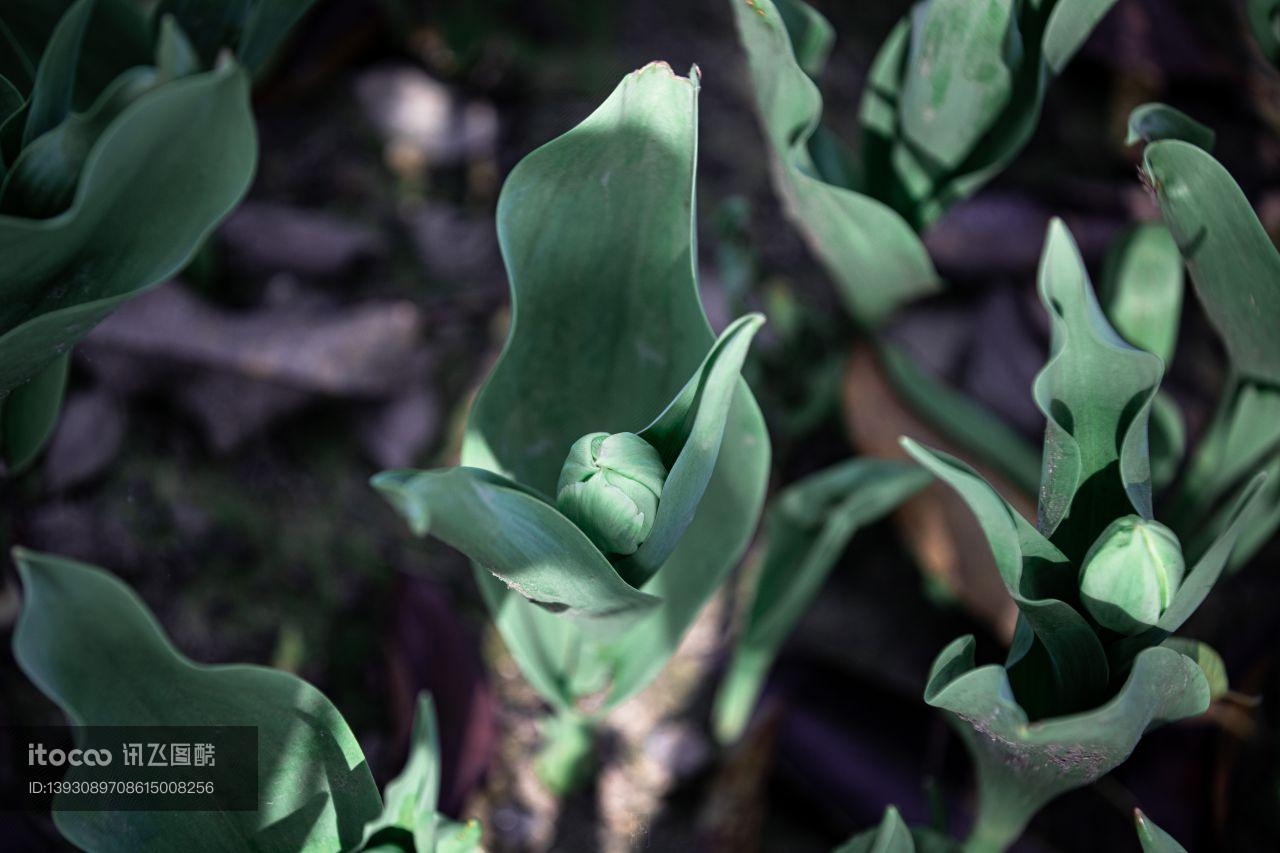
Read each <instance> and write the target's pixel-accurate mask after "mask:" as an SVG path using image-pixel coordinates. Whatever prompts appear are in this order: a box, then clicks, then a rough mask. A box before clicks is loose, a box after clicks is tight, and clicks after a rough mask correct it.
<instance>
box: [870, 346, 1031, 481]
mask: <svg viewBox="0 0 1280 853" xmlns="http://www.w3.org/2000/svg"><path fill="white" fill-rule="evenodd" d="M877 352H878V353H879V355H880V363H881V365H883V366H884V370H885V375H886V376H887V377H888V379H889V382H890V383H892V385H893V388H894V390H895V391H897V392H898V393H899V394H900V395H902V398H903V400H904V402H906V403H907V405H908V406H910V407H911V408H912V409H913V410H915V412H916V413H917V414H919V415H921V416H922V417H923V418H924V419H925V420H926V421H927V422H928V423H929V425H930V426H932V427H934V428H935V429H937V430H939V431H940V432H941V433H942V434H943V435H945V436H946V437H947V438H949V439H951V440H952V441H954V442H955V443H956V444H958V445H960V446H961V447H963V448H964V449H965V451H966V452H967V453H969V454H972V455H973V456H975V457H977V458H978V459H979V460H980V461H981V462H982V464H984V465H986V466H988V467H990V468H991V469H993V470H995V471H997V472H999V473H1000V474H1002V475H1003V476H1005V477H1007V478H1008V479H1009V480H1010V482H1012V483H1013V484H1014V485H1015V486H1017V487H1018V488H1019V489H1021V490H1022V491H1023V492H1025V493H1026V494H1028V495H1034V494H1035V493H1036V491H1037V489H1038V488H1039V485H1040V454H1039V453H1037V452H1036V450H1035V449H1034V448H1033V447H1031V446H1030V445H1029V444H1027V442H1026V440H1025V439H1023V437H1022V436H1021V435H1019V434H1018V432H1017V430H1015V429H1013V428H1011V427H1010V426H1009V425H1008V424H1006V423H1005V422H1004V421H1002V420H1001V419H1000V418H998V417H996V416H995V415H994V414H992V413H991V411H990V410H988V409H987V408H986V407H985V406H983V405H982V404H981V403H979V402H978V401H976V400H974V399H972V398H971V397H968V396H967V395H965V394H963V393H961V392H959V391H956V390H955V389H953V388H951V387H950V386H948V385H946V384H944V383H943V382H940V381H938V380H937V379H934V378H933V377H932V376H929V375H928V374H927V373H925V372H924V371H923V370H921V369H920V368H919V367H918V366H917V365H916V364H915V363H914V362H913V361H912V360H911V359H910V357H908V356H907V355H906V354H905V353H903V352H902V351H901V350H899V349H898V348H897V347H895V346H893V345H892V344H888V343H884V342H882V343H881V344H880V346H879V347H878V349H877Z"/></svg>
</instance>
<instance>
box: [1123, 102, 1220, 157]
mask: <svg viewBox="0 0 1280 853" xmlns="http://www.w3.org/2000/svg"><path fill="white" fill-rule="evenodd" d="M1161 139H1181V140H1182V141H1183V142H1189V143H1191V144H1192V145H1194V146H1196V147H1197V148H1203V149H1204V150H1205V151H1212V150H1213V141H1214V133H1213V130H1212V129H1211V128H1208V127H1205V126H1204V125H1203V124H1201V123H1200V122H1198V121H1196V120H1195V119H1193V118H1192V117H1191V116H1189V115H1187V114H1186V113H1184V112H1182V111H1181V110H1178V109H1174V108H1173V107H1171V106H1169V105H1168V104H1155V103H1152V104H1142V105H1141V106H1137V107H1134V108H1133V111H1132V112H1131V113H1129V135H1128V136H1126V137H1125V140H1124V144H1125V145H1133V144H1134V143H1135V142H1139V141H1145V142H1159V141H1160V140H1161Z"/></svg>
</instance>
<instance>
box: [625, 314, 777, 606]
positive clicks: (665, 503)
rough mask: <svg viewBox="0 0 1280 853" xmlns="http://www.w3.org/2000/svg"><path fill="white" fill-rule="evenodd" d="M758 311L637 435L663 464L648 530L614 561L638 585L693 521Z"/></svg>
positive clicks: (732, 329)
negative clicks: (661, 481)
mask: <svg viewBox="0 0 1280 853" xmlns="http://www.w3.org/2000/svg"><path fill="white" fill-rule="evenodd" d="M763 323H764V317H763V316H762V315H760V314H750V315H748V316H746V317H742V318H740V319H739V320H737V321H736V322H734V323H733V324H731V325H730V326H729V328H727V329H725V331H724V333H723V334H722V335H721V336H720V338H719V339H718V340H717V341H716V343H715V345H714V346H713V347H712V348H711V352H709V353H707V357H706V359H704V360H703V363H702V365H701V367H699V368H698V371H697V373H695V374H694V375H693V377H692V378H690V379H689V381H688V382H687V383H686V384H685V386H684V388H683V389H681V391H680V393H679V394H678V395H677V396H676V398H675V399H674V400H672V401H671V404H670V405H669V406H667V408H666V409H665V410H663V412H662V414H660V415H659V416H658V417H657V419H656V420H654V422H653V423H651V424H649V425H648V426H647V427H645V428H644V429H642V430H641V431H640V432H639V436H640V437H641V438H643V439H645V440H646V441H648V442H649V443H650V444H652V445H653V446H654V447H656V448H657V449H658V454H659V455H660V456H661V457H662V460H663V463H664V464H665V465H666V468H667V480H666V483H665V484H664V485H663V487H662V495H661V499H660V500H659V502H658V513H657V515H656V517H655V518H654V524H653V530H651V531H650V532H649V536H648V538H646V539H645V541H644V543H643V544H641V546H640V549H639V550H638V551H636V553H635V554H632V555H631V556H629V557H624V558H623V559H622V560H620V561H619V563H618V571H619V572H620V573H621V574H622V575H623V577H625V578H627V580H628V581H629V582H630V583H632V584H633V585H635V586H642V585H643V584H644V583H645V582H646V581H648V580H649V578H651V577H653V576H654V574H656V573H657V572H658V570H659V569H661V568H662V566H663V564H664V563H666V561H667V559H668V558H669V557H670V556H671V554H672V552H674V551H675V549H676V547H677V546H678V545H679V544H680V539H681V538H682V537H683V536H684V532H685V531H686V530H687V529H688V528H689V524H690V523H691V522H692V521H693V516H694V514H695V513H696V512H697V511H698V504H699V503H700V502H701V500H702V496H703V495H704V494H705V493H706V490H707V484H708V483H709V482H710V481H711V476H712V474H713V473H714V471H715V466H716V460H717V459H718V458H719V456H720V442H721V440H722V439H723V438H724V430H725V424H726V422H727V420H728V417H729V407H730V406H732V405H733V399H734V395H735V393H736V392H737V389H738V383H739V376H740V374H741V373H742V364H743V362H744V361H745V360H746V357H747V348H748V347H749V346H750V345H751V340H752V338H753V337H754V336H755V333H756V332H757V331H758V330H759V329H760V326H761V325H763Z"/></svg>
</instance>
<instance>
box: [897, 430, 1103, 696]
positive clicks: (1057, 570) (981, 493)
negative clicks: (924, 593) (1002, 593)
mask: <svg viewBox="0 0 1280 853" xmlns="http://www.w3.org/2000/svg"><path fill="white" fill-rule="evenodd" d="M903 447H904V448H905V449H906V450H907V452H908V453H910V454H911V456H912V457H913V458H915V460H916V461H917V462H919V463H920V464H921V465H923V466H924V467H925V468H927V469H928V470H930V471H931V472H933V474H934V475H935V476H937V477H938V478H939V479H941V480H942V481H943V482H945V483H946V484H947V485H949V486H950V487H951V488H953V489H954V490H955V491H956V492H957V494H959V495H960V497H961V498H962V499H963V500H964V501H965V503H966V504H968V505H969V508H970V510H972V512H973V514H974V517H975V518H976V519H977V521H978V525H979V526H980V527H981V528H982V532H983V534H984V535H985V536H986V539H987V543H988V544H989V545H990V547H991V553H992V556H993V557H994V558H995V563H996V568H997V569H998V570H999V572H1000V577H1001V578H1002V579H1003V580H1004V584H1005V588H1006V589H1007V590H1008V592H1009V595H1010V596H1012V598H1013V600H1014V602H1015V603H1016V604H1017V605H1018V610H1019V612H1020V613H1021V615H1022V617H1023V618H1024V619H1025V620H1026V622H1027V624H1028V626H1029V627H1030V628H1031V630H1032V631H1034V634H1035V639H1036V640H1038V641H1039V643H1040V644H1041V646H1040V647H1034V646H1033V645H1030V644H1028V642H1027V640H1028V639H1029V638H1026V637H1024V638H1023V639H1024V642H1022V643H1018V642H1015V643H1014V646H1013V648H1012V650H1011V652H1010V658H1009V662H1008V665H1009V667H1010V669H1011V671H1012V672H1013V674H1014V675H1015V676H1017V675H1018V673H1019V672H1020V670H1021V669H1022V668H1024V667H1025V668H1028V669H1030V670H1031V671H1032V673H1033V675H1035V676H1036V678H1035V680H1034V682H1027V683H1028V684H1031V683H1035V684H1036V691H1037V692H1036V695H1030V694H1029V692H1028V690H1025V689H1024V690H1023V692H1022V695H1021V696H1020V699H1021V700H1022V701H1023V703H1024V704H1026V705H1027V707H1028V710H1030V711H1031V712H1032V713H1033V714H1034V715H1035V716H1037V717H1038V716H1042V715H1044V714H1047V713H1064V712H1067V711H1073V710H1078V709H1079V708H1080V707H1087V705H1088V704H1089V703H1090V702H1092V701H1096V699H1097V698H1098V697H1099V696H1100V695H1101V694H1102V692H1103V690H1104V688H1105V687H1106V685H1107V682H1108V680H1109V677H1110V672H1109V666H1108V663H1107V655H1106V653H1105V652H1104V651H1103V648H1102V644H1101V643H1100V642H1099V641H1098V638H1097V636H1096V635H1095V634H1094V631H1093V628H1092V627H1090V625H1089V623H1088V622H1087V621H1086V620H1085V618H1084V617H1083V616H1081V615H1080V613H1078V612H1077V611H1076V610H1075V609H1074V608H1073V607H1072V606H1071V605H1070V604H1069V603H1067V602H1069V601H1073V600H1075V598H1076V589H1075V588H1076V571H1075V569H1074V568H1073V567H1072V566H1071V564H1070V563H1068V562H1067V559H1066V557H1064V556H1063V555H1062V553H1061V552H1060V551H1059V550H1058V549H1057V548H1056V547H1054V545H1053V544H1052V543H1050V542H1049V540H1048V539H1046V538H1044V537H1043V536H1042V535H1041V534H1040V533H1039V532H1037V531H1036V529H1035V528H1034V527H1032V526H1031V524H1030V523H1029V522H1027V521H1026V520H1025V519H1024V518H1022V516H1020V515H1018V513H1017V512H1016V511H1015V510H1014V509H1013V508H1012V507H1011V506H1009V505H1008V503H1006V502H1005V500H1004V499H1003V498H1002V497H1000V494H999V493H998V492H996V490H995V489H993V488H992V487H991V486H990V485H989V484H988V483H987V482H986V481H985V480H983V479H982V477H981V476H979V475H978V473H977V472H975V471H974V470H973V469H972V468H970V467H969V466H967V465H965V464H964V463H963V462H961V461H960V460H958V459H955V458H954V457H951V456H948V455H947V454H944V453H939V452H938V451H934V450H929V449H928V448H925V447H921V446H920V445H918V444H916V443H915V442H913V441H911V440H909V439H903ZM1033 648H1042V649H1043V652H1044V653H1045V655H1046V656H1047V660H1043V661H1041V660H1039V659H1028V660H1026V661H1025V662H1024V661H1023V658H1024V656H1025V655H1026V654H1027V653H1028V652H1029V651H1031V650H1032V649H1033ZM1042 664H1043V666H1045V667H1047V670H1048V671H1047V677H1048V681H1047V684H1045V685H1044V686H1043V688H1041V686H1040V684H1039V682H1040V681H1041V680H1042V679H1043V674H1042V673H1040V672H1036V671H1035V670H1036V669H1038V668H1039V667H1040V666H1041V665H1042ZM1042 692H1043V695H1040V694H1041V693H1042Z"/></svg>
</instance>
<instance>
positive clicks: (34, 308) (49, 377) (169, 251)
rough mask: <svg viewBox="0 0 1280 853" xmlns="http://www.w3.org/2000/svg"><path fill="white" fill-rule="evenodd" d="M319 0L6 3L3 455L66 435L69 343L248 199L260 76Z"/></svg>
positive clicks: (1, 216)
mask: <svg viewBox="0 0 1280 853" xmlns="http://www.w3.org/2000/svg"><path fill="white" fill-rule="evenodd" d="M309 5H310V0H256V2H249V0H241V2H235V3H223V2H211V0H171V1H170V0H166V2H163V3H160V4H159V5H158V6H156V7H155V8H154V9H153V11H152V12H151V13H150V14H148V13H146V12H145V11H144V10H143V7H142V6H141V5H140V4H139V3H137V2H135V0H75V2H69V0H15V2H13V3H8V4H6V7H5V9H3V10H0V36H2V37H3V45H0V47H2V48H3V49H2V50H0V181H2V182H3V183H2V184H0V258H3V260H0V292H3V295H4V309H3V312H0V365H3V366H2V367H0V401H2V403H0V405H2V406H3V409H2V410H0V451H2V452H3V454H4V458H5V461H6V463H7V465H8V468H9V469H10V470H11V471H12V470H17V469H21V468H22V467H24V466H26V465H28V464H30V462H31V461H32V460H33V459H34V457H35V455H36V454H37V453H38V452H39V450H40V448H41V447H42V446H43V444H44V442H45V441H46V440H47V438H48V436H49V434H50V433H51V431H52V429H53V426H54V423H55V421H56V418H57V413H58V409H59V407H60V404H61V399H62V393H63V387H64V385H65V382H66V375H67V365H68V358H69V351H70V348H71V347H72V346H73V345H74V344H75V343H76V342H77V341H78V340H80V339H81V338H83V337H84V336H85V335H86V334H88V333H89V331H90V330H91V329H92V328H93V327H94V326H95V325H96V324H97V323H99V322H100V321H101V320H103V319H104V318H105V317H106V316H107V315H108V314H110V313H111V312H112V311H113V310H114V309H115V308H116V307H118V306H119V305H120V304H121V303H122V302H124V301H125V300H128V299H130V298H133V297H135V296H137V295H138V294H140V293H142V292H143V291H145V290H147V289H148V288H150V287H153V286H155V285H157V284H159V283H160V282H162V281H164V280H165V279H167V278H168V277H170V276H171V275H173V274H174V273H175V272H177V271H178V270H180V269H181V268H182V267H183V266H185V265H186V263H187V262H188V261H189V260H190V259H191V257H192V256H193V255H194V254H195V252H196V251H197V250H198V248H199V247H200V245H201V243H202V242H203V240H204V238H205V236H206V235H207V234H208V233H209V231H210V230H211V229H212V228H213V227H214V226H215V225H217V223H218V222H219V221H221V219H222V218H223V217H224V216H226V214H227V213H229V212H230V210H231V209H232V208H233V207H234V206H235V204H236V203H237V202H238V201H239V200H240V199H241V197H243V195H244V193H245V191H246V190H247V189H248V186H249V181H250V179H251V178H252V176H253V171H254V166H255V163H256V159H257V143H256V137H255V133H254V127H253V121H252V116H251V113H250V109H249V70H252V69H253V68H256V67H257V66H258V65H259V64H260V63H261V62H262V61H263V60H265V58H266V57H267V56H268V55H269V53H270V51H271V49H272V48H273V47H274V46H275V45H276V43H277V42H278V41H279V40H280V38H281V37H282V36H283V35H284V33H285V31H286V30H287V29H288V27H289V26H290V25H291V24H292V23H293V22H294V21H296V20H297V18H298V17H299V16H300V15H301V14H302V12H304V11H305V10H306V8H307V7H308V6H309ZM230 46H234V47H235V48H236V50H237V52H238V56H237V57H234V58H233V56H232V54H231V53H230V52H223V49H224V47H230ZM246 69H248V70H246Z"/></svg>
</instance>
